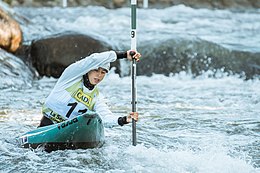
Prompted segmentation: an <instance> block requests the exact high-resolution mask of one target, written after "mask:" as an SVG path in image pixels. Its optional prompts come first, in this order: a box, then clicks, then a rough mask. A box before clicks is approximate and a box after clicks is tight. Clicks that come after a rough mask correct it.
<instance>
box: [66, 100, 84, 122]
mask: <svg viewBox="0 0 260 173" xmlns="http://www.w3.org/2000/svg"><path fill="white" fill-rule="evenodd" d="M77 104H78V103H77V102H74V103H69V104H68V105H67V106H71V108H70V109H69V111H68V112H67V114H66V117H67V118H69V117H70V115H71V113H72V112H73V111H74V109H75V108H76V106H77ZM87 111H88V109H82V110H78V113H80V114H84V113H85V112H87Z"/></svg>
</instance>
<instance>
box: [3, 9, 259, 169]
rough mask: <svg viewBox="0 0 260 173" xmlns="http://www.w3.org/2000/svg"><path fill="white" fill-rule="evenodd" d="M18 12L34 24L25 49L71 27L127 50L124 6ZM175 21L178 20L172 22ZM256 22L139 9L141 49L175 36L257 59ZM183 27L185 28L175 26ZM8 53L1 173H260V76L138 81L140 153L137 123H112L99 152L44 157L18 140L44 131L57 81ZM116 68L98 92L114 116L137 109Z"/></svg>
mask: <svg viewBox="0 0 260 173" xmlns="http://www.w3.org/2000/svg"><path fill="white" fill-rule="evenodd" d="M14 10H15V11H16V12H19V14H21V15H23V16H24V17H26V18H28V19H30V20H31V21H32V23H31V24H26V23H24V24H23V25H22V29H23V31H24V37H25V42H27V43H28V44H29V43H30V42H31V41H32V40H33V39H36V38H39V37H44V36H48V35H50V34H55V33H58V32H61V31H66V30H73V31H80V32H83V33H86V34H89V35H92V36H95V37H97V38H99V39H101V40H104V41H106V42H110V43H111V44H113V46H114V47H117V48H122V47H126V46H127V45H128V44H129V45H130V35H129V31H130V25H129V20H130V11H129V9H127V8H122V9H117V10H111V9H110V10H108V9H105V8H103V7H86V8H83V7H80V8H67V9H64V8H60V7H55V8H39V9H38V8H37V9H35V8H22V7H16V8H14ZM176 15H177V16H178V17H177V18H175V17H171V16H176ZM165 16H166V17H165ZM194 16H195V18H192V17H194ZM196 16H197V18H196ZM259 16H260V15H259V11H258V10H255V11H243V12H232V11H229V10H208V9H192V8H189V7H185V6H182V5H181V6H176V7H170V8H166V9H140V10H139V12H138V28H139V31H138V39H139V44H140V42H142V41H149V40H154V39H166V38H168V37H170V36H172V35H173V34H180V35H183V36H185V37H189V36H191V35H193V36H194V35H196V36H197V37H200V38H203V39H206V40H207V39H208V40H210V41H212V42H215V43H218V44H220V45H222V46H225V47H227V48H230V49H239V50H245V51H249V52H259V51H260V47H259V45H260V44H259V43H260V39H259V34H258V35H257V34H256V32H257V31H259V28H260V23H259V21H260V20H259ZM201 17H202V18H203V19H201ZM191 18H192V20H191ZM176 20H179V22H178V25H177V26H176V27H175V28H172V25H173V24H174V23H176ZM188 21H190V22H188ZM239 21H240V22H241V23H239V24H240V25H239V27H237V26H238V25H237V24H238V22H239ZM226 23H228V24H226ZM223 24H225V25H223ZM219 26H221V27H219ZM252 36H253V37H252ZM249 38H250V39H249ZM141 40H142V41H141ZM4 56H6V55H5V54H4V55H3V54H1V56H0V58H1V59H0V60H1V63H0V64H1V72H2V73H4V74H8V75H1V76H0V77H1V82H0V84H1V92H0V98H1V100H0V124H1V130H0V139H1V140H0V155H1V156H0V162H1V164H0V172H88V173H92V172H106V173H123V172H130V173H131V172H142V173H153V172H163V173H209V172H211V173H258V172H260V159H259V158H260V153H259V151H260V133H259V132H260V121H259V116H260V87H259V86H260V80H259V78H258V77H255V78H253V79H249V80H245V79H244V78H241V76H237V75H228V74H226V73H224V72H221V71H219V72H218V74H217V75H215V77H212V75H211V71H208V72H205V73H204V74H202V75H199V76H197V77H195V78H194V76H193V75H192V74H189V73H187V72H180V73H177V74H170V75H169V76H164V75H161V74H153V75H152V76H150V77H147V76H138V77H137V100H138V103H137V109H138V112H139V114H140V120H139V121H138V123H137V144H138V145H137V146H135V147H134V146H132V145H131V144H132V141H131V125H126V126H124V127H119V126H118V127H110V126H106V124H105V136H106V142H105V144H104V146H103V147H102V148H96V149H88V150H81V149H79V150H65V151H55V152H51V153H46V152H44V151H43V150H42V148H38V149H36V150H30V149H24V148H21V147H20V146H19V144H18V142H17V140H16V139H17V137H19V136H21V135H22V134H23V133H25V132H28V131H30V130H33V129H35V128H36V127H37V125H38V123H39V121H40V119H41V106H42V104H43V102H44V100H45V98H46V97H47V96H48V94H49V93H50V92H51V90H52V88H53V86H54V85H55V82H56V81H57V79H54V78H52V77H50V78H49V77H42V78H35V77H33V76H34V74H32V72H31V70H30V69H29V68H27V67H26V66H27V65H26V64H25V63H23V62H22V61H21V60H19V59H18V58H16V57H11V58H9V59H7V58H3V57H4ZM143 58H145V57H143ZM227 58H228V57H227ZM7 62H9V63H7ZM140 63H142V61H141V62H140ZM6 64H7V65H8V66H7V65H6ZM122 64H123V67H124V66H130V64H128V63H126V62H122ZM114 70H115V69H114V68H113V69H111V71H110V72H109V74H108V75H107V76H106V78H105V79H104V81H103V82H102V83H101V84H100V91H101V92H102V93H103V95H104V96H105V98H106V101H107V104H108V106H109V107H110V109H111V111H112V112H113V113H114V114H115V116H123V115H126V114H127V113H128V112H130V111H131V78H130V77H129V76H124V77H120V75H119V74H116V73H115V72H114ZM16 74H21V76H20V77H19V78H18V77H17V75H16ZM111 81H112V82H111Z"/></svg>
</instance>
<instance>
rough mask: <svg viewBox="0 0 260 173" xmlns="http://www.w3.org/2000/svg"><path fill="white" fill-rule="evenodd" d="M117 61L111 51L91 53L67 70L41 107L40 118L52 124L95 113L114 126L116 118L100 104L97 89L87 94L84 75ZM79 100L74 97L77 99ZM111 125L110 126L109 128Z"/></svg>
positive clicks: (101, 98) (100, 98)
mask: <svg viewBox="0 0 260 173" xmlns="http://www.w3.org/2000/svg"><path fill="white" fill-rule="evenodd" d="M116 59H117V55H116V53H115V52H114V51H107V52H103V53H94V54H92V55H90V56H89V57H86V58H84V59H82V60H80V61H77V62H75V63H73V64H71V65H70V66H68V67H67V68H66V69H65V70H64V72H63V73H62V75H61V76H60V78H59V79H58V81H57V83H56V85H55V86H54V88H53V90H52V92H51V93H50V95H49V96H48V97H47V99H46V101H45V104H44V105H43V109H42V112H43V114H44V115H45V116H46V117H48V118H50V119H51V120H52V121H53V122H54V123H57V122H61V121H64V120H67V119H71V118H74V117H75V116H78V115H80V114H82V113H84V112H86V111H87V110H86V109H88V111H89V110H91V111H95V112H97V113H98V114H99V115H100V116H101V118H102V119H103V120H104V121H105V122H108V123H109V124H111V123H112V124H117V117H115V116H114V115H113V114H112V112H111V111H110V110H109V108H108V106H107V105H106V103H105V102H104V101H103V97H102V95H100V93H99V91H98V88H97V86H95V88H94V89H93V90H88V89H87V88H86V87H85V86H84V85H83V81H82V79H83V75H84V74H86V73H88V72H89V71H90V70H93V69H98V68H99V67H102V66H105V65H106V64H107V63H110V62H113V61H115V60H116ZM76 95H77V96H79V97H77V96H76ZM112 124H111V125H112Z"/></svg>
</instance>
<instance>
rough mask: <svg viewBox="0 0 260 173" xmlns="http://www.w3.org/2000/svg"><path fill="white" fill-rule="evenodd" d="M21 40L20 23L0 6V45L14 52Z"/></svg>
mask: <svg viewBox="0 0 260 173" xmlns="http://www.w3.org/2000/svg"><path fill="white" fill-rule="evenodd" d="M21 42H22V31H21V28H20V25H19V24H18V23H17V22H16V21H15V20H14V19H12V18H11V17H10V16H8V14H7V13H6V12H5V11H3V10H2V9H1V8H0V47H1V48H3V49H5V50H6V51H8V52H15V51H16V50H17V49H18V48H19V46H20V44H21Z"/></svg>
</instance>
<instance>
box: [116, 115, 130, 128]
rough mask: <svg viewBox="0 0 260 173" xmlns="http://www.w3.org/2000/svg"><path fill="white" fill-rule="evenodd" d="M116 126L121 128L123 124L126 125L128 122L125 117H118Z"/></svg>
mask: <svg viewBox="0 0 260 173" xmlns="http://www.w3.org/2000/svg"><path fill="white" fill-rule="evenodd" d="M117 122H118V124H119V125H120V126H123V125H124V124H128V122H127V121H126V116H124V117H119V118H118V120H117Z"/></svg>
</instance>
